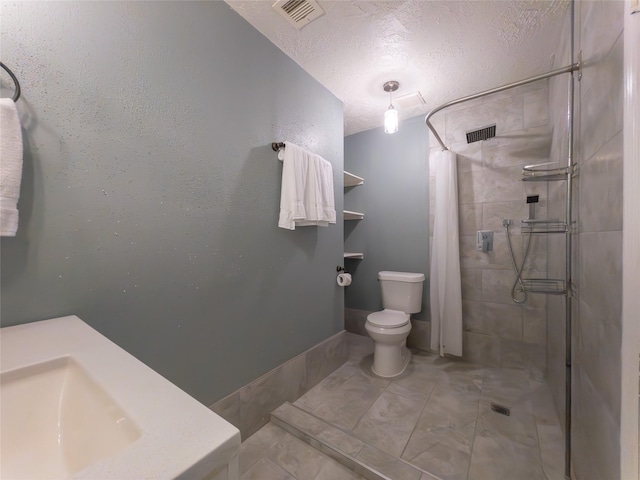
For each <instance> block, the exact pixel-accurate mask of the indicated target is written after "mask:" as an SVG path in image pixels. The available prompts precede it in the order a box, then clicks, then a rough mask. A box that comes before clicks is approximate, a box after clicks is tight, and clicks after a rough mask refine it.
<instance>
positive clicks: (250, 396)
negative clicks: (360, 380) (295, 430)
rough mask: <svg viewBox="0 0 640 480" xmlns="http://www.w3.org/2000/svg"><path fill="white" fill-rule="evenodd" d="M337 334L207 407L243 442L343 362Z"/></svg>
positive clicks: (342, 336) (343, 339)
mask: <svg viewBox="0 0 640 480" xmlns="http://www.w3.org/2000/svg"><path fill="white" fill-rule="evenodd" d="M347 357H348V351H347V332H346V331H344V330H343V331H341V332H339V333H337V334H335V335H333V336H331V337H329V338H327V339H326V340H324V341H322V342H320V343H318V344H317V345H315V346H313V347H311V348H310V349H309V350H307V351H305V352H302V353H301V354H299V355H297V356H295V357H294V358H292V359H290V360H288V361H286V362H285V363H283V364H282V365H279V366H278V367H276V368H274V369H273V370H271V371H270V372H267V373H265V374H264V375H262V376H261V377H259V378H257V379H255V380H253V381H252V382H250V383H248V384H247V385H245V386H243V387H241V388H239V389H238V390H236V391H235V392H233V393H231V394H229V395H227V396H226V397H224V398H222V399H220V400H218V401H217V402H215V403H214V404H213V405H211V406H209V408H210V409H211V410H213V411H214V412H215V413H217V414H218V415H220V416H221V417H222V418H224V419H225V420H227V421H228V422H229V423H231V424H232V425H234V426H236V427H237V428H238V429H239V430H240V435H241V437H242V440H246V439H247V438H249V437H250V436H251V435H253V434H254V433H255V432H256V431H258V430H259V429H260V428H261V427H263V426H264V425H266V424H267V423H268V422H269V416H270V414H271V412H272V411H273V410H275V409H276V408H277V407H279V406H280V405H282V404H283V403H284V402H294V401H295V400H297V399H298V398H299V397H300V396H302V395H304V394H305V393H306V392H307V391H309V390H310V389H311V388H313V387H314V386H315V385H317V384H318V383H320V382H321V381H322V380H323V379H324V378H325V377H327V376H328V375H329V374H330V373H332V372H333V371H334V370H336V369H337V368H339V367H340V366H341V365H342V364H343V363H345V362H346V361H347Z"/></svg>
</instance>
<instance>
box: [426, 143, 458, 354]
mask: <svg viewBox="0 0 640 480" xmlns="http://www.w3.org/2000/svg"><path fill="white" fill-rule="evenodd" d="M434 157H435V158H434V161H433V162H432V165H434V167H435V177H436V195H435V199H436V205H435V222H434V226H433V245H432V250H431V278H430V299H431V350H433V351H437V352H438V354H439V355H440V356H444V354H445V353H447V354H450V355H457V356H462V292H461V286H460V248H459V238H458V175H457V169H456V154H455V153H454V152H452V151H450V150H445V151H441V152H437V153H434Z"/></svg>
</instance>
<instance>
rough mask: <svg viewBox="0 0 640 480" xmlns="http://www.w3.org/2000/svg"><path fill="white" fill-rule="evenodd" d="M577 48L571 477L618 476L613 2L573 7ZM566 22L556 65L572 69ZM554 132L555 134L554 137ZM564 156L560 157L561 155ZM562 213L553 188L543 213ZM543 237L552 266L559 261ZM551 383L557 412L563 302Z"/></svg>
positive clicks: (553, 329) (560, 92) (555, 87)
mask: <svg viewBox="0 0 640 480" xmlns="http://www.w3.org/2000/svg"><path fill="white" fill-rule="evenodd" d="M575 7H576V12H575V21H576V28H575V32H576V38H575V45H576V48H575V51H576V52H578V51H580V50H581V51H582V59H583V65H584V68H583V70H582V79H581V80H580V81H577V80H576V81H575V86H576V102H575V105H576V110H575V112H576V115H575V118H576V125H575V129H574V131H575V133H576V141H575V143H574V145H575V162H576V163H577V164H578V167H579V170H578V174H577V176H576V182H575V184H574V185H575V188H574V190H573V199H574V200H575V203H574V209H573V214H574V220H575V221H576V222H577V223H576V227H577V228H576V234H575V235H574V236H573V248H572V256H573V262H574V271H573V284H574V292H573V298H572V299H571V302H572V313H573V320H572V324H573V332H572V333H573V339H572V344H573V371H572V379H573V396H572V412H573V413H572V458H573V470H574V474H575V478H577V479H579V480H582V479H591V478H611V479H614V478H620V464H619V459H620V392H621V386H620V382H621V377H620V375H621V364H620V347H621V341H622V331H621V315H622V314H621V308H622V174H623V172H622V163H623V162H622V159H623V155H622V151H623V147H622V111H623V36H622V32H623V15H624V3H623V2H620V1H598V2H585V1H580V2H576V4H575ZM568 22H569V19H567V27H566V28H565V29H564V31H565V35H564V38H563V41H562V42H561V44H560V48H559V49H558V52H557V53H556V63H557V64H556V66H560V63H562V64H568V63H570V62H571V59H570V56H569V42H570V34H569V32H570V28H569V23H568ZM566 90H567V83H566V79H561V78H558V79H555V80H553V81H552V82H551V90H550V105H551V110H550V115H551V116H552V117H553V118H557V119H562V118H563V117H564V116H565V115H566V107H565V105H566ZM564 130H565V131H564V133H562V132H561V131H558V132H557V133H558V135H557V136H556V135H555V134H554V142H553V152H554V155H555V154H556V153H557V154H558V155H563V154H564V155H566V148H567V143H566V129H564ZM554 133H555V132H554ZM563 152H565V153H563ZM563 208H564V196H563V195H562V191H561V190H559V189H558V188H557V187H555V186H553V187H552V188H551V189H550V205H549V209H550V211H560V210H561V209H563ZM564 250H565V248H564V244H563V243H562V244H561V243H558V242H557V241H555V240H552V239H551V238H550V242H549V269H550V271H551V270H555V267H554V265H557V264H558V263H559V262H560V261H561V260H562V259H564ZM548 358H549V372H548V373H549V380H550V384H551V388H552V391H553V393H554V397H555V400H556V406H557V409H558V411H559V412H560V413H561V414H562V410H563V408H564V365H563V363H564V301H563V300H562V299H557V300H552V301H550V302H549V357H548Z"/></svg>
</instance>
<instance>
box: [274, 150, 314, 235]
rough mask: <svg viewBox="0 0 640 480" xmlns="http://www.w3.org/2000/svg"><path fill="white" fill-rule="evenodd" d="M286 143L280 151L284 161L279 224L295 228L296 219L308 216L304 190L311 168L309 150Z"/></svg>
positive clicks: (280, 157) (279, 153) (289, 228)
mask: <svg viewBox="0 0 640 480" xmlns="http://www.w3.org/2000/svg"><path fill="white" fill-rule="evenodd" d="M286 145H287V147H286V148H284V149H280V151H279V152H278V158H279V159H280V160H282V162H283V165H282V186H281V187H280V218H279V220H278V226H279V227H280V228H286V229H287V230H295V228H296V224H295V222H296V220H303V219H304V218H306V216H307V215H306V211H305V208H304V192H305V187H306V184H307V172H308V170H309V159H308V156H309V152H307V151H305V150H303V149H302V148H300V147H298V146H297V145H294V144H293V143H289V142H287V143H286Z"/></svg>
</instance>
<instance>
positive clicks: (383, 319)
mask: <svg viewBox="0 0 640 480" xmlns="http://www.w3.org/2000/svg"><path fill="white" fill-rule="evenodd" d="M367 322H369V323H370V324H371V325H375V326H376V327H386V328H393V327H403V326H404V325H406V324H407V323H409V314H408V313H404V312H399V311H398V310H387V309H385V310H382V311H381V312H375V313H372V314H371V315H369V316H368V317H367Z"/></svg>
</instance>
